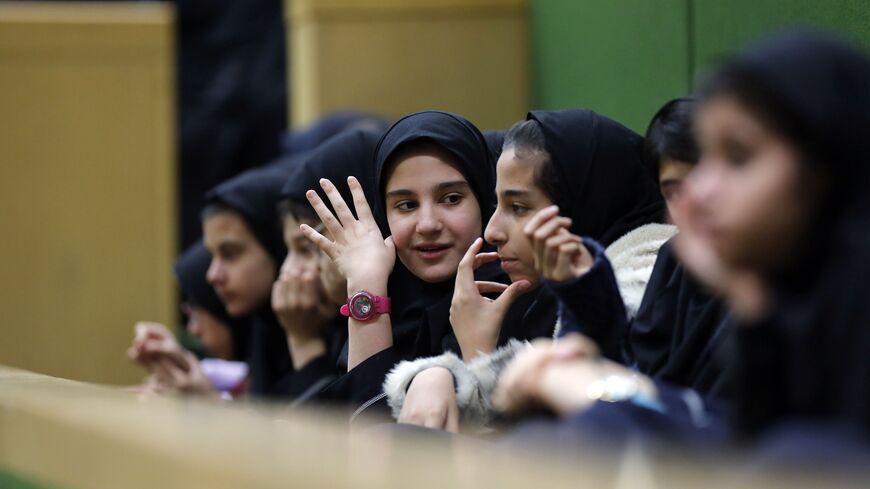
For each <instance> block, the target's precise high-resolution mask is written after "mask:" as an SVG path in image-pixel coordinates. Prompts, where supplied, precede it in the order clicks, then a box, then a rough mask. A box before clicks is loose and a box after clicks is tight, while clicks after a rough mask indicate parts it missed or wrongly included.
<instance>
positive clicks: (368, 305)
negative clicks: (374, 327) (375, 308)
mask: <svg viewBox="0 0 870 489" xmlns="http://www.w3.org/2000/svg"><path fill="white" fill-rule="evenodd" d="M351 309H352V312H353V315H354V317H356V318H359V319H367V318H368V317H369V316H370V315H371V313H372V300H371V298H370V297H368V296H366V295H363V294H360V295H357V296H356V297H354V299H353V302H352V304H351Z"/></svg>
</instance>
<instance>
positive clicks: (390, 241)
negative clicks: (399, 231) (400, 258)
mask: <svg viewBox="0 0 870 489" xmlns="http://www.w3.org/2000/svg"><path fill="white" fill-rule="evenodd" d="M384 246H386V247H387V249H388V250H390V251H391V252H393V253H395V252H396V243H395V242H393V237H392V236H387V238H386V239H384Z"/></svg>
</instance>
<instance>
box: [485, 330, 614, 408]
mask: <svg viewBox="0 0 870 489" xmlns="http://www.w3.org/2000/svg"><path fill="white" fill-rule="evenodd" d="M598 355H599V352H598V347H597V346H596V345H595V343H594V342H593V341H592V340H590V339H589V338H587V337H585V336H582V335H580V334H570V335H566V336H564V337H562V338H560V339H559V340H557V341H554V340H550V339H544V338H540V339H537V340H535V341H533V342H532V343H531V345H530V347H529V348H526V349H525V350H523V351H522V352H520V353H519V354H517V355H516V357H514V359H513V360H512V361H511V362H510V363H509V364H508V366H507V367H506V368H505V370H504V371H503V372H502V374H501V376H500V377H499V380H498V384H497V385H496V388H495V391H494V392H493V396H492V402H493V406H494V407H495V408H496V409H497V410H499V411H501V412H502V413H505V414H507V415H510V416H516V415H519V414H522V413H525V412H528V411H531V410H533V409H538V408H548V407H551V405H552V403H553V401H559V399H558V396H559V394H560V393H561V392H560V391H561V390H562V389H570V388H571V386H570V385H564V386H558V385H557V386H555V388H553V387H554V386H551V385H550V384H547V385H546V386H545V385H544V383H543V381H544V376H545V373H546V372H547V371H548V370H550V369H553V370H557V369H559V368H560V367H563V366H565V365H568V364H570V363H572V362H578V361H580V362H586V361H588V360H589V359H597V358H598ZM551 391H554V392H551ZM584 392H585V391H584Z"/></svg>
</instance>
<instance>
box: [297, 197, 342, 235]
mask: <svg viewBox="0 0 870 489" xmlns="http://www.w3.org/2000/svg"><path fill="white" fill-rule="evenodd" d="M305 197H306V198H307V199H308V203H309V204H311V207H312V208H313V209H314V212H316V213H317V217H319V218H320V222H322V223H323V225H324V226H326V229H327V230H329V233H330V234H331V235H332V237H333V238H335V239H339V237H340V236H344V233H343V232H342V231H344V227H342V225H341V223H340V222H339V221H338V218H336V217H335V215H334V214H333V213H332V211H330V210H329V208H328V207H326V204H324V203H323V199H321V198H320V195H319V194H318V193H317V192H315V191H314V190H309V191H308V192H305ZM308 227H309V228H310V227H311V226H308ZM312 231H314V229H313V228H312ZM306 237H307V238H308V239H311V236H308V235H307V234H306Z"/></svg>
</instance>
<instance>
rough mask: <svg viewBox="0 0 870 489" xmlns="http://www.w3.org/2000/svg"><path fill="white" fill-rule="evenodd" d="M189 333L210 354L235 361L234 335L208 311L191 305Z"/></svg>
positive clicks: (188, 315)
mask: <svg viewBox="0 0 870 489" xmlns="http://www.w3.org/2000/svg"><path fill="white" fill-rule="evenodd" d="M186 312H187V318H188V319H187V331H188V332H189V333H190V334H191V335H192V336H195V337H197V338H199V340H200V341H202V346H204V347H205V349H206V351H208V352H209V353H210V354H212V355H214V356H216V357H218V358H220V359H222V360H232V359H233V354H234V352H233V334H232V332H230V328H229V326H228V325H226V324H225V323H224V322H223V321H221V320H220V319H218V318H217V317H215V316H214V315H213V314H211V313H210V312H208V310H206V309H204V308H202V307H199V306H194V305H191V306H189V307H188V308H187V310H186Z"/></svg>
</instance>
